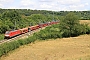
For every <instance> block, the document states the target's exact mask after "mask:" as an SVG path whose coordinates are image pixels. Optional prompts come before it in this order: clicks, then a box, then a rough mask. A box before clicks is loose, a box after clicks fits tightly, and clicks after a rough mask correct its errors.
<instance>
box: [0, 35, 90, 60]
mask: <svg viewBox="0 0 90 60" xmlns="http://www.w3.org/2000/svg"><path fill="white" fill-rule="evenodd" d="M89 57H90V35H81V36H79V37H71V38H62V39H55V40H54V39H51V40H48V41H36V42H35V43H31V44H28V45H25V46H21V47H20V48H18V49H16V50H14V51H13V52H10V53H9V54H8V55H7V56H4V57H2V58H1V60H74V59H75V60H77V59H79V60H80V59H84V60H86V59H88V60H89V59H90V58H89Z"/></svg>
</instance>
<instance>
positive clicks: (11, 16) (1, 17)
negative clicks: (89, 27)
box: [0, 9, 90, 33]
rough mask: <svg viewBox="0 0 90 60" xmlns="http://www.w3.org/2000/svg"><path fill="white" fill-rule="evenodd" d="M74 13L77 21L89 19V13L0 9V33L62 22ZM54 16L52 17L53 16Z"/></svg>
mask: <svg viewBox="0 0 90 60" xmlns="http://www.w3.org/2000/svg"><path fill="white" fill-rule="evenodd" d="M70 12H73V13H75V14H76V15H77V16H78V17H79V19H87V20H88V19H90V14H89V13H90V11H58V12H57V11H46V10H30V9H0V33H5V31H6V30H12V29H20V28H23V27H26V26H29V25H35V24H38V23H43V22H47V21H52V20H62V19H63V18H64V16H65V15H67V14H68V13H70ZM53 14H54V15H53Z"/></svg>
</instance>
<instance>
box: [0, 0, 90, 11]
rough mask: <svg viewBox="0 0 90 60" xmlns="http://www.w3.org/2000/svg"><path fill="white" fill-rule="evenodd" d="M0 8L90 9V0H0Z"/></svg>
mask: <svg viewBox="0 0 90 60" xmlns="http://www.w3.org/2000/svg"><path fill="white" fill-rule="evenodd" d="M0 8H2V9H32V10H52V11H87V10H89V11H90V0H0Z"/></svg>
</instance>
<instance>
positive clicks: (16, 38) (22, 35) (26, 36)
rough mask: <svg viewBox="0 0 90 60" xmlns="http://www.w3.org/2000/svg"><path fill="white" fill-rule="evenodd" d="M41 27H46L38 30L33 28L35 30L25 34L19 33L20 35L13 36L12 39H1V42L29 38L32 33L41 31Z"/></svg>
mask: <svg viewBox="0 0 90 60" xmlns="http://www.w3.org/2000/svg"><path fill="white" fill-rule="evenodd" d="M41 29H45V27H43V28H39V29H36V30H33V31H31V32H28V33H25V34H21V35H19V36H16V37H14V38H11V39H4V40H1V41H0V44H3V43H5V42H11V41H14V40H18V39H24V38H28V36H30V35H32V34H33V33H35V32H38V31H40V30H41Z"/></svg>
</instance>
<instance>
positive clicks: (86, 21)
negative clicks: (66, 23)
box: [80, 20, 90, 26]
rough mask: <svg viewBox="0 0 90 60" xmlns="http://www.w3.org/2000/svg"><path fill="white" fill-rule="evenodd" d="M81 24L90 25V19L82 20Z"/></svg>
mask: <svg viewBox="0 0 90 60" xmlns="http://www.w3.org/2000/svg"><path fill="white" fill-rule="evenodd" d="M80 23H81V24H88V25H89V26H90V20H80Z"/></svg>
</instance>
